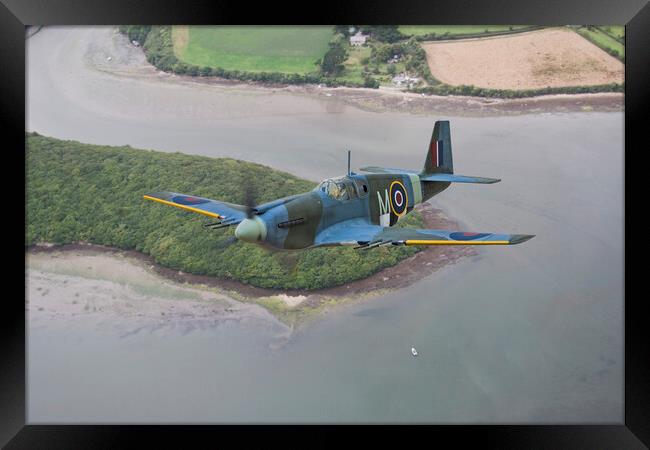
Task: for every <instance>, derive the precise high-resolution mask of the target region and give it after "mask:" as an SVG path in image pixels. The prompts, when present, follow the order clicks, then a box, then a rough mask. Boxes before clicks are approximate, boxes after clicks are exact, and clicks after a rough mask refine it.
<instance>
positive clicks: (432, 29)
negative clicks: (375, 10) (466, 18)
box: [399, 25, 529, 36]
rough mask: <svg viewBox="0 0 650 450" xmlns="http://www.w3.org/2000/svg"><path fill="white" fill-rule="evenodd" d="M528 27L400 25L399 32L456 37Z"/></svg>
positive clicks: (414, 34) (407, 34)
mask: <svg viewBox="0 0 650 450" xmlns="http://www.w3.org/2000/svg"><path fill="white" fill-rule="evenodd" d="M528 27H529V26H528V25H400V27H399V31H400V33H402V34H404V35H406V36H424V35H427V34H432V33H435V34H437V35H444V34H445V33H449V34H450V35H452V36H454V35H462V34H476V33H484V32H485V31H486V30H487V32H488V33H497V32H502V31H510V30H511V29H512V30H518V29H524V28H528Z"/></svg>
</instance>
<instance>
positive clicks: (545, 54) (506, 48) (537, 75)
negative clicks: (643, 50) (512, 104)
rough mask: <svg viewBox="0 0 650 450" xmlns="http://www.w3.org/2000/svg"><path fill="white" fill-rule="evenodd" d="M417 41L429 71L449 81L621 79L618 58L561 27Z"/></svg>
mask: <svg viewBox="0 0 650 450" xmlns="http://www.w3.org/2000/svg"><path fill="white" fill-rule="evenodd" d="M422 46H423V48H424V49H425V51H426V52H427V62H428V64H429V68H430V70H431V73H432V75H433V76H434V77H435V78H437V79H438V80H440V81H442V82H443V83H446V84H450V85H472V86H476V87H482V88H491V89H538V88H545V87H563V86H591V85H600V84H608V83H622V82H623V80H624V65H623V63H622V62H621V61H619V60H618V59H616V58H615V57H613V56H611V55H609V54H607V53H606V52H605V51H603V50H601V49H600V48H598V47H597V46H596V45H594V44H592V43H591V42H589V41H587V40H586V39H584V38H583V37H582V36H580V35H578V34H577V33H575V32H574V31H571V30H569V29H566V28H552V29H544V30H540V31H533V32H527V33H520V34H514V35H506V36H495V37H490V38H482V39H467V40H460V41H440V42H437V41H436V42H424V43H423V44H422Z"/></svg>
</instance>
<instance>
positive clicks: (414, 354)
mask: <svg viewBox="0 0 650 450" xmlns="http://www.w3.org/2000/svg"><path fill="white" fill-rule="evenodd" d="M411 353H413V356H418V351H417V350H416V349H415V347H411Z"/></svg>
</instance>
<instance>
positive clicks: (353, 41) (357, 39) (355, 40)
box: [350, 31, 368, 46]
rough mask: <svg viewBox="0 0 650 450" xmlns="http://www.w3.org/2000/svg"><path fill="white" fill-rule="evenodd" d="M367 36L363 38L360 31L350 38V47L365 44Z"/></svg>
mask: <svg viewBox="0 0 650 450" xmlns="http://www.w3.org/2000/svg"><path fill="white" fill-rule="evenodd" d="M367 38H368V36H364V35H363V34H362V33H361V31H359V32H358V33H357V34H355V35H354V36H350V45H354V46H358V45H363V44H365V43H366V39H367Z"/></svg>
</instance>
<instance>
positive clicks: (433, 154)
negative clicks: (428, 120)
mask: <svg viewBox="0 0 650 450" xmlns="http://www.w3.org/2000/svg"><path fill="white" fill-rule="evenodd" d="M432 173H454V162H453V160H452V156H451V131H450V130H449V121H448V120H438V121H436V123H435V125H434V127H433V134H432V135H431V142H429V151H428V152H427V159H426V161H425V162H424V169H423V170H422V174H432Z"/></svg>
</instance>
